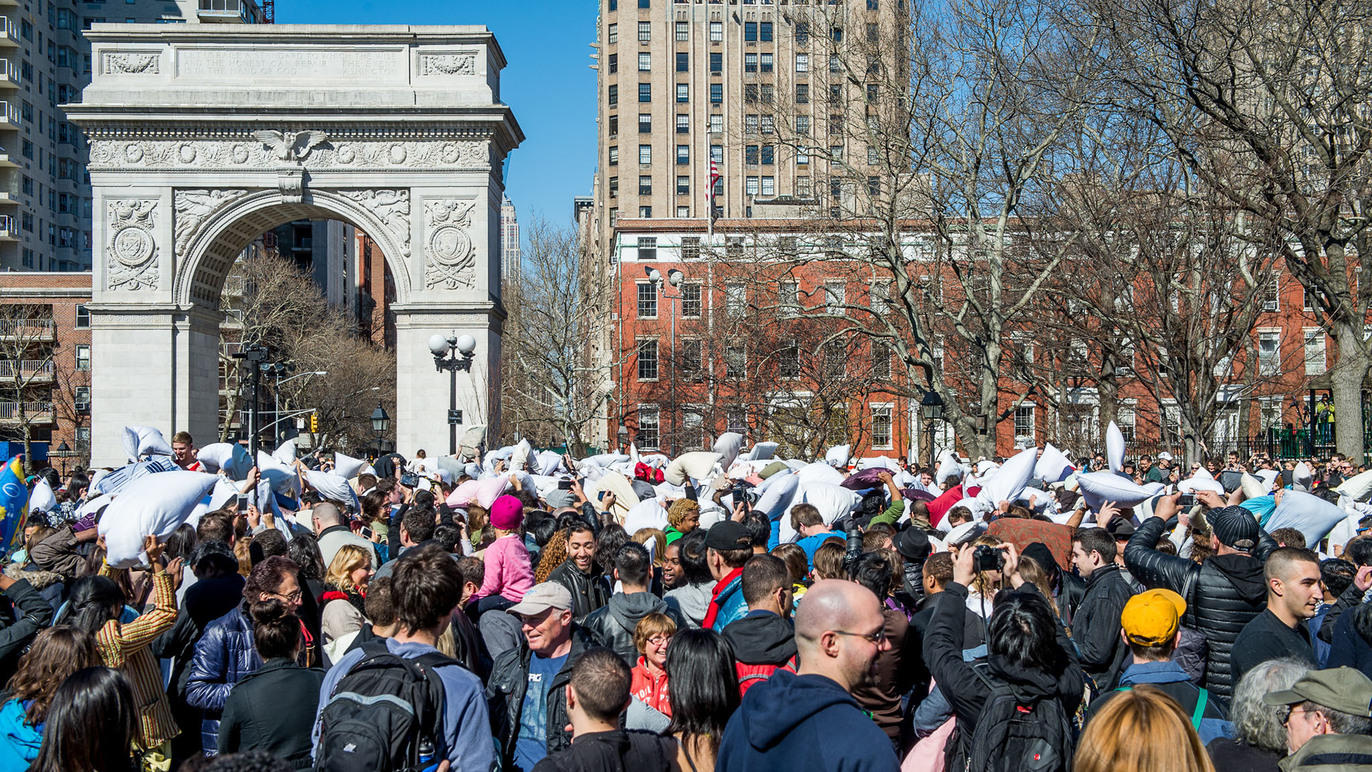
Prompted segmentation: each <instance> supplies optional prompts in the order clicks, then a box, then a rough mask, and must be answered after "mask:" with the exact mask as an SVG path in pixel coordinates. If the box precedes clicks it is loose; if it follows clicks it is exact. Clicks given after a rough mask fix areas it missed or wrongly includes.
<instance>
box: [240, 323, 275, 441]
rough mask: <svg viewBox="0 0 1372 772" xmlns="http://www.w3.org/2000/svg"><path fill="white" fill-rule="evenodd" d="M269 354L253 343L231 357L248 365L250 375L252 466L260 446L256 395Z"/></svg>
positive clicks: (249, 436)
mask: <svg viewBox="0 0 1372 772" xmlns="http://www.w3.org/2000/svg"><path fill="white" fill-rule="evenodd" d="M270 354H271V352H270V351H269V350H268V349H267V347H266V346H263V345H262V344H260V343H253V344H251V345H248V346H244V347H243V350H241V351H239V352H238V353H237V354H234V355H233V356H234V359H242V360H243V361H244V362H246V363H247V364H248V369H249V373H250V375H251V381H250V383H249V389H250V391H251V393H252V396H251V397H250V398H249V402H248V453H250V454H251V455H252V459H253V463H254V464H256V463H257V451H258V448H259V447H260V445H261V443H260V441H259V438H258V436H257V435H258V434H259V433H260V424H259V423H258V421H259V418H258V415H257V402H258V393H259V392H260V390H261V388H262V370H263V363H264V362H266V361H267V358H268V356H270Z"/></svg>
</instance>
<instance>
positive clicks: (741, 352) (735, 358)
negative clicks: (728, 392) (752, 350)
mask: <svg viewBox="0 0 1372 772" xmlns="http://www.w3.org/2000/svg"><path fill="white" fill-rule="evenodd" d="M747 372H748V350H747V349H745V348H744V347H742V346H729V347H728V348H726V349H724V377H725V378H728V379H729V380H731V381H739V380H743V378H744V376H745V375H746V374H747Z"/></svg>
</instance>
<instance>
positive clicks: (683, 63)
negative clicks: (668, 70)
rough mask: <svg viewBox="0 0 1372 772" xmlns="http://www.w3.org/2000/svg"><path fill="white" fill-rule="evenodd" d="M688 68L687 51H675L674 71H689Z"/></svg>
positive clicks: (689, 60) (689, 61) (689, 59)
mask: <svg viewBox="0 0 1372 772" xmlns="http://www.w3.org/2000/svg"><path fill="white" fill-rule="evenodd" d="M690 70H691V55H690V54H689V53H686V52H685V51H679V52H677V55H676V71H677V72H690Z"/></svg>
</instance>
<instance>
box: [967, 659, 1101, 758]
mask: <svg viewBox="0 0 1372 772" xmlns="http://www.w3.org/2000/svg"><path fill="white" fill-rule="evenodd" d="M983 668H985V665H984V664H979V665H974V666H973V667H972V672H973V673H974V674H975V675H976V677H977V678H978V679H980V680H981V682H982V683H983V684H985V685H986V686H987V687H988V688H989V689H990V690H991V692H990V694H989V695H987V697H986V703H985V704H984V705H982V707H981V713H980V715H978V716H977V726H976V729H974V730H973V731H972V733H971V736H970V737H966V736H964V743H963V744H962V748H963V749H964V751H965V756H964V758H966V759H967V762H966V766H965V769H966V770H967V772H1066V770H1069V769H1071V766H1072V752H1073V749H1074V746H1075V744H1076V740H1075V735H1074V732H1073V731H1072V725H1071V724H1070V723H1069V722H1068V717H1067V713H1066V711H1064V710H1063V709H1062V702H1061V701H1060V700H1058V698H1057V697H1051V696H1050V697H1044V698H1042V699H1038V700H1023V699H1021V698H1019V697H1017V696H1016V695H1015V694H1014V692H1013V690H1012V689H1011V686H1010V684H1007V683H1005V682H1004V681H1001V680H1000V679H991V678H989V677H988V676H987V675H986V674H985V673H983V672H982V670H983Z"/></svg>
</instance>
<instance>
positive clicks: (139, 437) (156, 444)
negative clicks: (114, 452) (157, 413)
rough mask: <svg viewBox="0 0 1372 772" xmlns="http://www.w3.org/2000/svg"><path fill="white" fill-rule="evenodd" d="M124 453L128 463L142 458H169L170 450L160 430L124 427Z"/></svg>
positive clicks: (145, 427) (147, 427)
mask: <svg viewBox="0 0 1372 772" xmlns="http://www.w3.org/2000/svg"><path fill="white" fill-rule="evenodd" d="M124 453H125V454H126V455H128V457H129V460H130V461H137V460H138V459H140V458H142V457H143V456H170V455H172V449H171V445H170V444H168V443H167V438H166V437H163V436H162V431H161V430H160V429H154V428H153V427H151V426H125V427H124Z"/></svg>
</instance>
